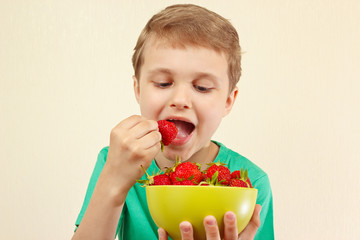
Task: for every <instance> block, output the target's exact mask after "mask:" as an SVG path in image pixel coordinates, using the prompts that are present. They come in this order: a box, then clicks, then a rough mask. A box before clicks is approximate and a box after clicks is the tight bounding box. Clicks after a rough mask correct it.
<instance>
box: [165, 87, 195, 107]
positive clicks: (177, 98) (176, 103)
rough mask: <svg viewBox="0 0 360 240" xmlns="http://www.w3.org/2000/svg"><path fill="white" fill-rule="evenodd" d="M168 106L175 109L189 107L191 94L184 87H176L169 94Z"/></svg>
mask: <svg viewBox="0 0 360 240" xmlns="http://www.w3.org/2000/svg"><path fill="white" fill-rule="evenodd" d="M170 107H172V108H176V109H190V108H191V107H192V105H191V96H190V93H189V91H187V89H186V88H185V87H180V86H178V87H176V88H174V91H173V93H172V96H171V100H170Z"/></svg>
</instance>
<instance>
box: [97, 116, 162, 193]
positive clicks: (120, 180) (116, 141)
mask: <svg viewBox="0 0 360 240" xmlns="http://www.w3.org/2000/svg"><path fill="white" fill-rule="evenodd" d="M160 140H161V134H160V132H159V131H158V124H157V122H156V121H154V120H148V119H146V118H144V117H142V116H137V115H134V116H131V117H129V118H127V119H125V120H123V121H122V122H120V123H119V124H118V125H117V126H115V127H114V128H113V129H112V131H111V134H110V144H109V152H108V156H107V160H106V164H105V167H104V172H105V173H107V174H108V175H107V176H108V178H109V179H108V180H109V181H110V183H112V185H113V186H114V188H115V189H119V191H120V192H127V190H129V189H130V188H131V187H132V186H133V185H134V184H135V180H136V179H138V178H140V177H141V176H142V175H143V174H144V172H143V171H142V169H141V168H140V166H141V165H142V166H143V167H144V168H145V169H147V168H148V167H149V165H150V164H151V161H152V160H153V159H154V157H155V155H156V154H157V153H158V152H159V151H160V148H161V144H160ZM115 191H116V190H115ZM125 196H126V194H124V197H125Z"/></svg>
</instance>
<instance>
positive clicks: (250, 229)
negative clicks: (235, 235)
mask: <svg viewBox="0 0 360 240" xmlns="http://www.w3.org/2000/svg"><path fill="white" fill-rule="evenodd" d="M260 211H261V206H260V205H259V204H256V206H255V209H254V213H253V215H252V217H251V219H250V222H249V223H248V225H247V226H246V227H245V229H244V230H243V231H242V232H241V233H240V235H239V240H248V239H254V237H255V234H256V232H257V230H258V228H259V227H260Z"/></svg>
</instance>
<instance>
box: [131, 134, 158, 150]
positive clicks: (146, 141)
mask: <svg viewBox="0 0 360 240" xmlns="http://www.w3.org/2000/svg"><path fill="white" fill-rule="evenodd" d="M160 141H161V133H160V132H158V131H152V132H149V133H148V134H146V135H145V136H143V137H142V138H139V139H137V140H136V144H139V145H140V146H142V147H143V148H144V149H145V150H146V149H148V148H151V147H153V146H154V145H157V144H158V143H159V144H160ZM160 146H161V144H160V145H159V147H160Z"/></svg>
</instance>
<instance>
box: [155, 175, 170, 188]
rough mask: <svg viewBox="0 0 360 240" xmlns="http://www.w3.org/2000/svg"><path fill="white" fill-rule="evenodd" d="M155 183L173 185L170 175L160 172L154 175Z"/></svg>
mask: <svg viewBox="0 0 360 240" xmlns="http://www.w3.org/2000/svg"><path fill="white" fill-rule="evenodd" d="M154 185H172V183H171V180H170V177H169V175H167V174H165V173H164V174H160V175H155V176H154Z"/></svg>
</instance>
